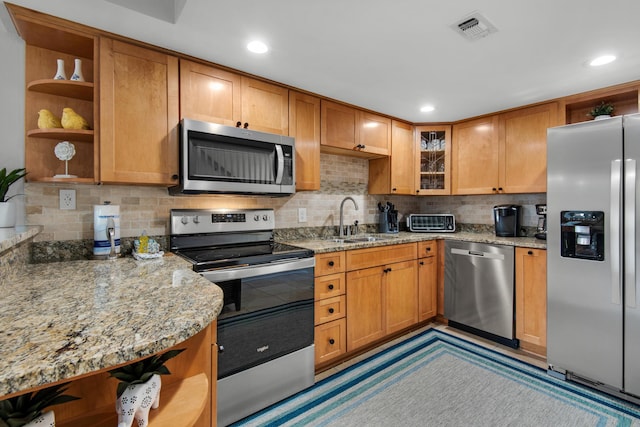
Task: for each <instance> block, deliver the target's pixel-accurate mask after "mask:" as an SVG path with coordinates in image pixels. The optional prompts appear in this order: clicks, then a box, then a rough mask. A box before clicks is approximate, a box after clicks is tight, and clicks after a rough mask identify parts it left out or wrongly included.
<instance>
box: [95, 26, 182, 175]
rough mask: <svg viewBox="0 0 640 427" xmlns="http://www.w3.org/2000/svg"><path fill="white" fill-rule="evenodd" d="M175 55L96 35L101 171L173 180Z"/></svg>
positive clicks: (175, 158) (175, 159)
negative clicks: (98, 72) (98, 50)
mask: <svg viewBox="0 0 640 427" xmlns="http://www.w3.org/2000/svg"><path fill="white" fill-rule="evenodd" d="M178 90H179V89H178V58H176V57H175V56H171V55H167V54H164V53H161V52H157V51H153V50H149V49H145V48H142V47H138V46H134V45H131V44H127V43H122V42H120V41H117V40H112V39H109V38H104V37H103V38H101V39H100V140H101V141H102V143H101V144H100V165H101V168H100V177H101V181H103V182H107V183H131V184H133V183H135V184H166V185H173V184H176V182H177V177H178V119H179V115H178Z"/></svg>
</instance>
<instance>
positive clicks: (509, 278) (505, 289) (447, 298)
mask: <svg viewBox="0 0 640 427" xmlns="http://www.w3.org/2000/svg"><path fill="white" fill-rule="evenodd" d="M514 313H515V312H514V248H513V246H504V245H489V244H484V243H475V242H462V241H450V240H446V241H445V281H444V316H445V317H446V318H447V319H448V320H449V325H450V326H453V327H457V328H459V329H464V330H467V331H469V332H472V333H476V334H478V335H482V336H484V337H486V338H489V339H492V340H494V341H497V342H500V343H502V344H505V345H508V346H511V347H518V345H519V343H518V340H516V339H515V321H514Z"/></svg>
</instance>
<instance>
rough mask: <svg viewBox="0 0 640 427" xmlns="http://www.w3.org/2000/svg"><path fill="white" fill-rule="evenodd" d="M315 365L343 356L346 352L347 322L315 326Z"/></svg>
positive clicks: (335, 321)
mask: <svg viewBox="0 0 640 427" xmlns="http://www.w3.org/2000/svg"><path fill="white" fill-rule="evenodd" d="M314 343H315V353H316V365H319V364H321V363H324V362H327V361H329V360H331V359H333V358H335V357H338V356H340V355H342V354H344V353H345V352H346V350H347V320H346V319H339V320H334V321H333V322H329V323H325V324H323V325H320V326H316V329H315V340H314Z"/></svg>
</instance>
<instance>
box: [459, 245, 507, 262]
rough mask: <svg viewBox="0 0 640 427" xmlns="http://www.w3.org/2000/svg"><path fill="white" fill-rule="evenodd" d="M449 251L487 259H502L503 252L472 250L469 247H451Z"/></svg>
mask: <svg viewBox="0 0 640 427" xmlns="http://www.w3.org/2000/svg"><path fill="white" fill-rule="evenodd" d="M451 253H452V254H454V255H462V256H469V257H482V258H487V259H504V255H503V254H498V253H493V252H482V251H474V250H470V249H458V248H451Z"/></svg>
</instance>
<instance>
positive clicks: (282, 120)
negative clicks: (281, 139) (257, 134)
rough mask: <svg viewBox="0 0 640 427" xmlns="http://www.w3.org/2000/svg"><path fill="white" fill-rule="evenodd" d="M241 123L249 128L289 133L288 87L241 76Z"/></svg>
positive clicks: (283, 133) (282, 133) (280, 133)
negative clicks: (246, 124)
mask: <svg viewBox="0 0 640 427" xmlns="http://www.w3.org/2000/svg"><path fill="white" fill-rule="evenodd" d="M242 123H243V124H244V123H248V124H249V129H253V130H258V131H262V132H269V133H275V134H279V135H289V89H287V88H285V87H282V86H277V85H273V84H270V83H266V82H263V81H260V80H254V79H250V78H248V77H242Z"/></svg>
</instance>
